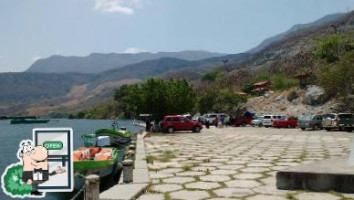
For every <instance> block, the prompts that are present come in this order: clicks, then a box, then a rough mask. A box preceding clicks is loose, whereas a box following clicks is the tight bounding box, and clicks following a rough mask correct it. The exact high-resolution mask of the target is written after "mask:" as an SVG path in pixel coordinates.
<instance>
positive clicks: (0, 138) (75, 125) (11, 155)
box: [0, 119, 140, 200]
mask: <svg viewBox="0 0 354 200" xmlns="http://www.w3.org/2000/svg"><path fill="white" fill-rule="evenodd" d="M132 123H133V121H132V120H119V121H118V124H119V126H120V127H126V128H127V130H130V131H132V132H137V131H139V129H140V128H139V127H136V126H133V125H132ZM111 125H112V120H76V119H75V120H69V119H53V120H51V121H50V122H48V123H46V124H16V125H13V124H10V120H0V152H1V153H0V169H1V171H0V173H1V174H2V173H3V172H4V170H5V168H6V167H7V166H8V165H9V164H12V163H17V162H19V160H18V159H17V157H16V154H17V150H18V145H19V143H20V142H21V140H23V139H30V140H32V129H33V128H42V127H43V128H44V127H45V128H48V127H52V128H59V127H71V128H72V129H73V131H74V149H76V148H78V147H80V146H83V143H82V140H81V135H82V134H85V133H93V132H94V131H95V130H97V129H101V128H111ZM48 194H49V193H47V197H46V198H44V199H58V198H55V197H53V196H52V195H48ZM0 199H1V200H3V199H4V200H5V199H11V198H10V197H9V196H6V195H5V194H4V193H3V192H2V190H1V191H0Z"/></svg>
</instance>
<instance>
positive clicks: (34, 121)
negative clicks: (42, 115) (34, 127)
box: [10, 118, 49, 124]
mask: <svg viewBox="0 0 354 200" xmlns="http://www.w3.org/2000/svg"><path fill="white" fill-rule="evenodd" d="M48 122H49V119H37V118H35V119H33V118H15V119H12V120H11V121H10V123H11V124H39V123H48Z"/></svg>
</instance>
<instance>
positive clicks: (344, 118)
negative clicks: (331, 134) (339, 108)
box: [322, 113, 354, 131]
mask: <svg viewBox="0 0 354 200" xmlns="http://www.w3.org/2000/svg"><path fill="white" fill-rule="evenodd" d="M353 117H354V116H353V114H351V113H329V114H327V115H325V116H324V117H323V121H322V125H323V128H324V129H326V130H327V131H330V130H333V129H338V130H345V129H347V130H348V129H349V127H351V124H352V122H353Z"/></svg>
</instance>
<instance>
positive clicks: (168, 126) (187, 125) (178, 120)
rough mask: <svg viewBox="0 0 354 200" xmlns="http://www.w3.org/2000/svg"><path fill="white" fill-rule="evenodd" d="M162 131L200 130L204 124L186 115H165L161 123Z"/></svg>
mask: <svg viewBox="0 0 354 200" xmlns="http://www.w3.org/2000/svg"><path fill="white" fill-rule="evenodd" d="M161 128H162V131H164V132H169V133H173V132H174V131H188V130H191V131H193V132H196V133H197V132H200V130H202V128H203V126H202V124H201V123H200V122H197V121H191V120H189V119H187V118H186V117H184V116H179V115H170V116H165V117H164V118H163V120H162V123H161Z"/></svg>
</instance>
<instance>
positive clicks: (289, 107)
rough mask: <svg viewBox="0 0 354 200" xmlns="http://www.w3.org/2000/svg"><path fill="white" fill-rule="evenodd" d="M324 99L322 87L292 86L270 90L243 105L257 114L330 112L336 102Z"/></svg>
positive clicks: (298, 114)
mask: <svg viewBox="0 0 354 200" xmlns="http://www.w3.org/2000/svg"><path fill="white" fill-rule="evenodd" d="M326 100H327V99H326V97H325V94H324V91H323V89H321V88H319V87H318V86H309V87H308V88H307V89H305V90H301V89H299V88H294V89H291V90H285V91H281V92H274V91H270V92H269V93H266V94H265V95H263V96H259V97H253V98H250V99H248V101H247V103H246V105H245V106H246V107H247V109H249V110H252V111H255V112H256V114H257V116H261V115H264V114H279V115H294V116H301V115H309V114H326V113H329V112H332V111H333V110H334V109H335V106H336V103H335V101H334V100H330V101H327V102H326ZM324 102H326V103H324ZM323 103H324V104H323Z"/></svg>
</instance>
